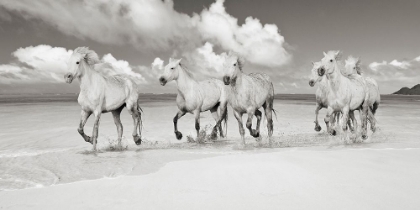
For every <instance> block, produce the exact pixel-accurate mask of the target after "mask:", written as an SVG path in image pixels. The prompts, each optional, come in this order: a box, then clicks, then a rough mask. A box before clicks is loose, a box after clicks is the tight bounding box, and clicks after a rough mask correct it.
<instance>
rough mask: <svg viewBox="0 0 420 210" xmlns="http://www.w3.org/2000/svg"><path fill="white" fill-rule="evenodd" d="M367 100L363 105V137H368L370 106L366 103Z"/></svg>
mask: <svg viewBox="0 0 420 210" xmlns="http://www.w3.org/2000/svg"><path fill="white" fill-rule="evenodd" d="M366 101H367V100H365V102H364V103H363V105H362V112H361V119H362V139H363V140H365V139H367V115H368V112H369V106H368V105H367V103H366Z"/></svg>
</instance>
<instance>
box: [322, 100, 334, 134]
mask: <svg viewBox="0 0 420 210" xmlns="http://www.w3.org/2000/svg"><path fill="white" fill-rule="evenodd" d="M334 117H335V115H334V110H333V109H332V108H331V107H328V110H327V115H326V116H325V118H324V121H325V124H326V125H327V131H328V133H330V134H331V135H333V136H335V135H336V133H337V132H336V131H335V130H334V128H332V126H331V122H334Z"/></svg>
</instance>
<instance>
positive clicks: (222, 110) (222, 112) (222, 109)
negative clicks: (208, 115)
mask: <svg viewBox="0 0 420 210" xmlns="http://www.w3.org/2000/svg"><path fill="white" fill-rule="evenodd" d="M217 111H218V115H219V117H220V118H219V120H220V123H219V132H220V137H222V138H223V137H225V135H224V133H223V129H222V121H225V125H226V126H227V124H226V123H227V103H225V104H222V103H221V104H220V105H219V108H218V110H217ZM226 129H227V127H226ZM226 132H227V130H226Z"/></svg>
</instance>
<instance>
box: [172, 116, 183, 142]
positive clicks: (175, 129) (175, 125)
mask: <svg viewBox="0 0 420 210" xmlns="http://www.w3.org/2000/svg"><path fill="white" fill-rule="evenodd" d="M185 113H186V112H184V111H178V113H177V114H176V115H175V117H174V120H173V121H174V132H175V136H176V139H178V140H181V139H182V133H181V132H179V131H178V120H179V119H180V118H181V117H182V116H184V115H185Z"/></svg>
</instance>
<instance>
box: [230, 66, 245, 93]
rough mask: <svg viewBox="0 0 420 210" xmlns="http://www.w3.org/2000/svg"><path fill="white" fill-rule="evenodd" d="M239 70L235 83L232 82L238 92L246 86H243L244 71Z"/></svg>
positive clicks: (234, 89)
mask: <svg viewBox="0 0 420 210" xmlns="http://www.w3.org/2000/svg"><path fill="white" fill-rule="evenodd" d="M237 71H238V73H237V75H236V81H235V84H231V86H232V90H233V91H234V92H236V93H238V92H242V91H244V88H243V85H242V84H243V77H244V74H243V73H242V71H239V70H237Z"/></svg>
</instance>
